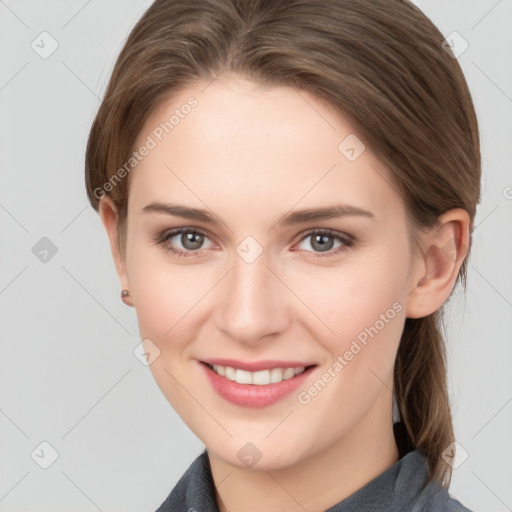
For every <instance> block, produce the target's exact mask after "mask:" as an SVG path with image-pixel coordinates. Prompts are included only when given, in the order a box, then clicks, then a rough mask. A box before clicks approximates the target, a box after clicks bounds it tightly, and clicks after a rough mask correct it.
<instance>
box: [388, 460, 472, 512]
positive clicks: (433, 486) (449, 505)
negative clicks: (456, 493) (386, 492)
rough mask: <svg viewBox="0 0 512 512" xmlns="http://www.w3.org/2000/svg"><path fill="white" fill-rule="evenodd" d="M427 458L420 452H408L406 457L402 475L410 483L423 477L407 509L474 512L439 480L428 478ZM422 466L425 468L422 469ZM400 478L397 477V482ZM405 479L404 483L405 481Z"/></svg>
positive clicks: (428, 511)
mask: <svg viewBox="0 0 512 512" xmlns="http://www.w3.org/2000/svg"><path fill="white" fill-rule="evenodd" d="M426 467H427V466H426V460H425V458H424V457H423V456H422V455H420V454H419V453H418V452H413V453H410V454H408V455H407V456H406V457H405V458H404V464H403V470H402V471H401V476H402V477H405V478H404V480H405V481H407V482H408V483H411V482H414V480H417V484H420V481H421V480H422V479H423V484H420V485H418V487H417V488H418V492H417V493H416V494H415V495H413V496H412V497H411V498H412V499H411V500H410V502H409V507H408V508H407V510H410V511H411V512H472V511H471V510H469V509H468V508H466V507H465V506H464V505H462V503H460V502H459V501H458V500H456V499H455V498H454V497H453V496H451V495H450V493H449V492H448V490H447V489H446V488H444V487H443V486H442V485H441V484H440V483H439V482H438V481H437V480H427V478H426V476H427V473H426ZM422 468H425V469H424V470H423V471H422ZM399 480H400V478H398V479H397V483H398V481H399ZM405 481H404V483H405Z"/></svg>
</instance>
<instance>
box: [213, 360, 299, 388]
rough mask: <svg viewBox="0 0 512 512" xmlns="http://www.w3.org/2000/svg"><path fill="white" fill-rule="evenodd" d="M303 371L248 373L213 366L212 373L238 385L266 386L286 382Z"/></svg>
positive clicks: (274, 369) (273, 370) (216, 365)
mask: <svg viewBox="0 0 512 512" xmlns="http://www.w3.org/2000/svg"><path fill="white" fill-rule="evenodd" d="M304 370H305V367H304V366H301V367H299V368H272V369H271V370H261V371H258V372H248V371H247V370H240V369H239V368H232V367H231V366H221V365H220V364H214V365H213V371H214V372H215V373H217V374H219V375H221V376H222V377H226V379H228V380H231V381H233V382H238V383H239V384H254V385H256V386H266V385H267V384H275V383H277V382H281V381H282V380H288V379H291V378H292V377H294V376H295V375H299V374H300V373H302V372H303V371H304Z"/></svg>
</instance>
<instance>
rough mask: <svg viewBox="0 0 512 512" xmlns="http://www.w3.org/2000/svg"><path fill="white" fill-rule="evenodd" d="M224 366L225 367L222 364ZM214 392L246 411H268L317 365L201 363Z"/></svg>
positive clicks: (296, 363) (269, 362) (295, 363)
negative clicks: (264, 408) (262, 409)
mask: <svg viewBox="0 0 512 512" xmlns="http://www.w3.org/2000/svg"><path fill="white" fill-rule="evenodd" d="M221 363H223V364H221ZM200 364H201V366H202V367H203V369H204V371H205V373H206V376H207V378H208V380H209V382H210V384H211V385H212V387H213V389H214V390H215V391H216V392H217V393H218V394H219V395H220V396H221V397H222V398H224V399H225V400H227V401H228V402H231V403H233V404H235V405H241V406H244V407H257V408H260V407H266V406H268V405H271V404H273V403H275V402H277V401H278V400H281V399H282V398H284V397H285V396H287V395H290V394H291V393H292V392H293V391H294V390H296V389H297V388H298V387H299V386H300V385H301V384H302V383H303V382H304V381H305V380H306V379H307V377H308V376H309V375H310V374H311V372H312V371H313V369H314V368H315V367H316V366H317V365H316V364H309V363H302V362H291V361H262V362H259V363H243V362H240V361H228V360H222V361H221V360H215V361H212V360H210V361H208V362H207V361H200Z"/></svg>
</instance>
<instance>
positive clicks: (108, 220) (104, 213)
mask: <svg viewBox="0 0 512 512" xmlns="http://www.w3.org/2000/svg"><path fill="white" fill-rule="evenodd" d="M99 215H100V218H101V222H102V223H103V226H104V227H105V230H106V232H107V236H108V238H109V242H110V249H111V252H112V257H113V259H114V264H115V267H116V272H117V275H118V276H119V281H120V284H121V289H122V290H125V289H128V290H129V289H130V283H129V281H128V275H127V273H126V263H125V260H124V258H123V256H122V255H121V251H120V247H119V239H118V234H117V223H118V213H117V208H116V207H115V205H114V203H113V202H112V200H111V199H110V198H109V197H104V198H103V199H102V200H101V201H100V204H99ZM124 302H125V304H128V305H130V306H133V303H132V302H131V297H127V298H126V300H124Z"/></svg>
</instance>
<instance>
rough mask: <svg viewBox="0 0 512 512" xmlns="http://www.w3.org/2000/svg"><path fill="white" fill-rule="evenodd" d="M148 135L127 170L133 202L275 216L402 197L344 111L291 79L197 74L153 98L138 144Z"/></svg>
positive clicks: (378, 204)
mask: <svg viewBox="0 0 512 512" xmlns="http://www.w3.org/2000/svg"><path fill="white" fill-rule="evenodd" d="M192 105H193V106H192ZM149 139H151V141H152V142H151V146H153V147H152V149H151V150H150V151H149V152H148V153H147V155H146V156H145V157H144V158H142V159H141V161H140V162H139V163H138V164H137V165H136V167H135V168H134V170H133V171H132V175H131V179H130V181H131V184H130V203H132V204H135V205H136V206H137V208H138V209H139V210H140V208H142V207H143V206H145V203H147V202H149V201H169V202H174V203H176V202H179V203H183V202H186V203H187V204H188V205H189V206H193V207H197V208H204V206H205V204H208V202H209V203H210V204H211V205H212V209H213V210H214V211H215V210H221V211H225V212H226V213H227V214H234V215H236V214H240V212H241V211H242V210H241V207H242V206H243V205H244V204H245V205H248V204H259V205H260V206H261V207H262V210H266V211H270V210H273V208H274V206H275V207H276V210H275V211H273V213H272V215H274V214H275V213H277V212H278V211H279V212H282V211H285V210H289V209H291V208H292V207H293V206H294V204H297V206H300V207H307V206H310V205H315V206H318V205H319V204H322V205H323V206H325V205H326V204H327V203H329V204H339V203H348V204H353V205H355V206H359V207H361V208H366V209H371V210H372V211H377V212H378V211H379V210H386V209H389V208H390V206H393V205H395V206H398V205H397V199H398V200H399V201H400V199H399V198H398V196H397V194H396V192H395V191H394V189H393V187H392V186H391V184H390V183H391V182H390V180H389V177H386V175H385V174H386V172H385V170H384V169H383V166H382V164H380V162H378V160H377V159H376V158H375V157H374V156H373V154H372V153H371V151H370V150H369V148H364V146H363V142H362V141H361V140H360V139H359V138H358V137H357V136H356V135H355V133H354V130H353V128H352V127H351V126H350V123H349V122H348V120H347V119H345V118H344V117H343V116H342V115H340V114H339V113H338V112H336V111H335V110H334V108H332V107H331V106H330V105H328V104H327V103H325V102H322V101H321V100H319V99H318V98H316V97H315V96H313V95H311V94H310V93H307V92H305V91H299V90H297V89H293V88H290V87H261V86H259V85H257V84H255V83H253V82H250V81H247V80H243V79H240V78H234V77H224V78H222V79H216V80H214V81H213V82H212V83H207V82H197V83H195V84H194V85H192V86H190V87H187V88H185V89H182V90H180V91H179V92H178V93H177V94H174V95H173V96H172V98H169V99H168V100H166V101H164V102H163V103H161V104H160V105H159V107H158V108H157V109H156V110H155V111H154V112H153V113H152V114H151V115H150V116H149V118H148V120H147V121H146V123H145V125H144V127H143V129H142V130H141V132H140V134H139V136H138V139H137V142H136V144H135V148H136V149H137V148H139V147H141V146H143V145H144V144H145V143H147V142H148V141H149ZM347 151H348V153H347ZM354 155H355V156H356V158H355V159H354ZM358 155H359V156H358ZM143 203H144V204H143ZM201 203H203V204H201ZM231 206H232V207H233V211H228V210H229V209H230V207H231Z"/></svg>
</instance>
